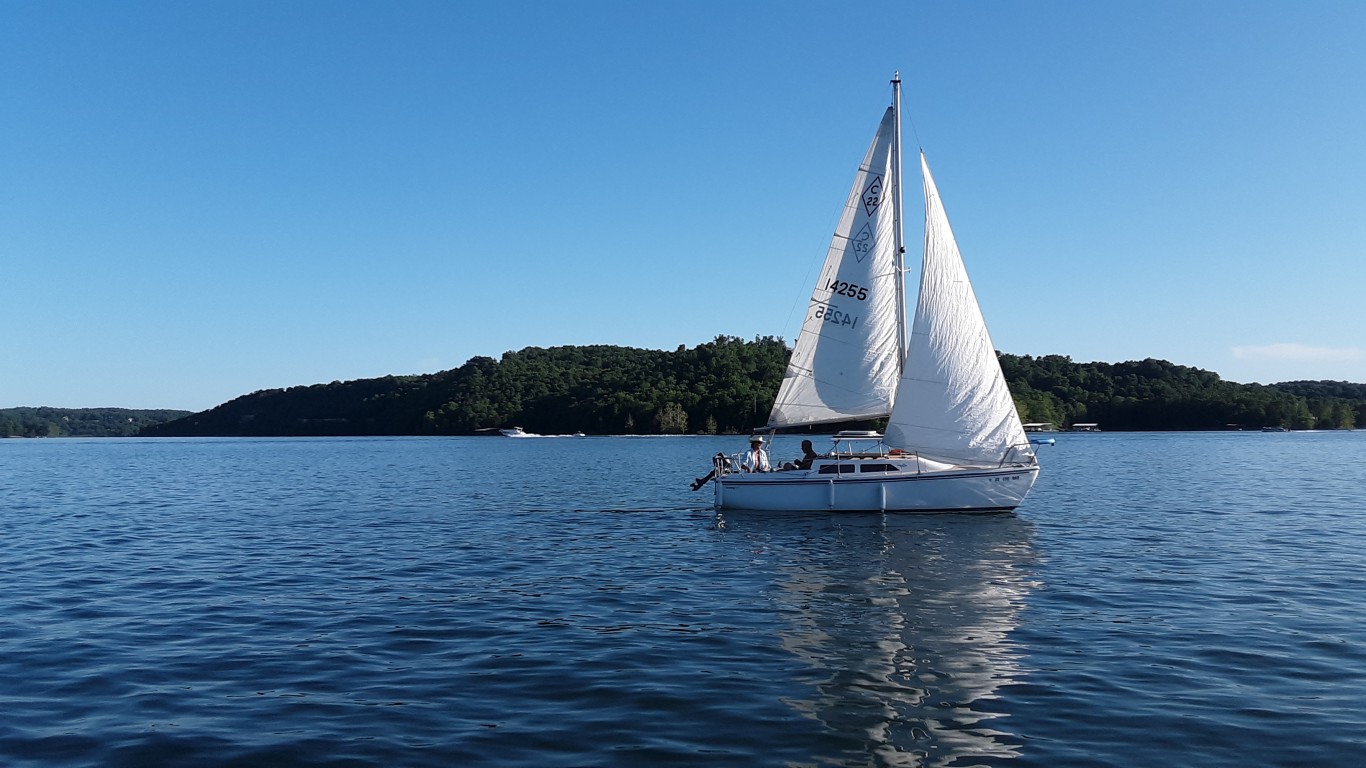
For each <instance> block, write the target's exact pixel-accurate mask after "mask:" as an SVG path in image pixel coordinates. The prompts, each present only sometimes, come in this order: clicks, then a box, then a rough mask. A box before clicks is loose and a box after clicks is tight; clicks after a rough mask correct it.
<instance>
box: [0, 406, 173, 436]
mask: <svg viewBox="0 0 1366 768" xmlns="http://www.w3.org/2000/svg"><path fill="white" fill-rule="evenodd" d="M189 415H190V412H189V411H175V410H133V409H128V408H0V437H130V436H132V435H136V434H138V432H139V430H142V429H144V428H146V427H150V426H152V425H155V424H161V423H164V422H167V421H172V420H174V419H179V418H182V417H185V416H189Z"/></svg>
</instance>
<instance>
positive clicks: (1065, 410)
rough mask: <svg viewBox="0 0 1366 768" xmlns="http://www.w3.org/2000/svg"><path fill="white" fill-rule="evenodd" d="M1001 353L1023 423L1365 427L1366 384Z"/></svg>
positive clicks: (1136, 427)
mask: <svg viewBox="0 0 1366 768" xmlns="http://www.w3.org/2000/svg"><path fill="white" fill-rule="evenodd" d="M1000 359H1001V367H1002V369H1003V370H1004V371H1005V374H1006V379H1007V380H1008V381H1009V382H1010V391H1011V393H1012V394H1013V395H1014V396H1015V404H1016V406H1017V407H1018V408H1019V411H1020V417H1021V419H1023V420H1024V421H1025V422H1031V421H1035V422H1052V423H1053V424H1056V425H1058V426H1059V427H1067V426H1070V425H1072V424H1075V423H1078V422H1095V423H1097V424H1099V425H1100V427H1101V429H1104V430H1106V431H1111V430H1113V431H1125V430H1204V429H1238V428H1242V429H1259V428H1261V427H1286V428H1288V429H1352V428H1354V427H1355V426H1356V425H1358V424H1362V425H1366V384H1349V383H1347V382H1332V381H1296V382H1288V383H1284V384H1271V385H1261V384H1237V383H1234V382H1231V381H1224V380H1222V379H1220V378H1219V375H1218V374H1216V373H1212V372H1210V371H1204V370H1201V369H1199V368H1189V367H1186V366H1183V365H1174V364H1172V363H1169V362H1167V361H1165V360H1154V359H1151V358H1149V359H1147V360H1139V361H1131V362H1125V363H1113V364H1111V363H1074V362H1072V360H1071V359H1070V358H1068V357H1063V356H1060V355H1046V356H1043V357H1030V356H1028V355H1025V356H1022V357H1021V356H1016V355H1005V354H1003V355H1000Z"/></svg>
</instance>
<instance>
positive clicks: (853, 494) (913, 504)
mask: <svg viewBox="0 0 1366 768" xmlns="http://www.w3.org/2000/svg"><path fill="white" fill-rule="evenodd" d="M1038 476H1039V467H1038V465H1037V464H1036V465H1032V466H1007V467H1000V468H993V469H976V468H974V469H952V470H945V471H942V472H915V471H908V472H887V473H878V475H877V476H875V477H869V476H858V475H853V474H848V475H838V474H819V473H817V472H816V471H815V470H811V471H800V470H797V471H786V472H764V473H755V474H727V475H723V476H721V477H719V478H717V479H716V482H715V483H714V484H713V485H714V486H715V488H714V493H715V500H716V507H717V508H718V509H756V510H772V511H782V510H792V511H829V512H865V511H885V512H925V513H928V512H1004V511H1008V510H1012V509H1015V508H1016V507H1018V506H1019V505H1020V502H1021V501H1023V500H1024V497H1025V494H1027V493H1029V489H1030V488H1032V487H1033V486H1034V481H1035V479H1037V478H1038Z"/></svg>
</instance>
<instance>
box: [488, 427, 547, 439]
mask: <svg viewBox="0 0 1366 768" xmlns="http://www.w3.org/2000/svg"><path fill="white" fill-rule="evenodd" d="M498 431H499V432H501V433H503V437H540V435H538V434H536V433H535V432H527V431H526V430H524V429H522V428H521V427H510V428H508V429H500V430H498Z"/></svg>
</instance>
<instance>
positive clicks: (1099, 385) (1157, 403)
mask: <svg viewBox="0 0 1366 768" xmlns="http://www.w3.org/2000/svg"><path fill="white" fill-rule="evenodd" d="M787 354H788V352H787V348H786V346H785V345H784V344H783V342H782V340H781V339H777V338H773V337H765V338H758V339H755V340H753V341H744V340H742V339H737V338H733V337H726V336H721V337H717V338H716V339H715V340H713V341H711V342H708V343H706V344H701V345H698V346H696V347H694V348H692V349H688V348H685V347H679V348H678V349H676V350H674V351H672V352H665V351H660V350H649V349H632V348H628V347H614V346H582V347H551V348H549V349H542V348H539V347H528V348H526V349H523V350H520V351H518V352H508V353H506V354H504V355H503V356H502V358H501V359H499V360H495V359H493V358H491V357H475V358H471V359H470V360H469V361H468V362H466V363H465V364H464V365H462V366H460V367H459V368H456V369H454V370H450V371H443V372H441V373H437V374H431V375H426V376H387V377H384V378H381V379H361V380H357V381H349V382H333V383H331V384H318V385H314V386H311V387H293V388H291V389H284V390H280V389H276V390H267V391H263V392H256V393H254V394H250V395H245V396H243V397H239V398H237V399H235V400H232V401H231V402H228V403H224V404H223V405H220V406H218V407H217V408H214V409H212V410H208V411H205V412H203V413H197V414H194V415H192V416H188V417H186V418H182V419H179V420H176V421H173V422H169V423H165V424H159V425H155V426H149V427H147V428H145V429H143V430H142V434H144V435H158V436H169V435H186V436H188V435H472V434H484V433H491V434H497V433H496V431H495V430H497V429H499V428H502V427H511V426H520V427H523V428H524V429H526V430H527V431H529V432H538V433H541V434H569V433H572V432H580V431H581V432H586V433H589V434H660V433H665V434H668V433H739V432H748V431H749V430H750V429H752V428H754V427H758V426H761V425H762V424H764V423H765V422H766V421H767V419H768V411H769V408H770V406H771V405H772V403H773V397H774V395H775V394H776V393H777V390H778V385H779V383H780V382H781V381H782V375H783V370H784V368H785V366H786V361H787ZM1000 358H1001V365H1002V367H1003V368H1004V369H1005V373H1006V379H1007V380H1008V381H1009V382H1010V388H1011V392H1012V393H1013V394H1014V396H1015V402H1016V405H1017V406H1018V407H1019V409H1020V416H1021V417H1022V418H1023V419H1024V421H1026V422H1029V421H1045V422H1052V423H1054V424H1056V425H1058V426H1059V427H1067V426H1070V425H1071V424H1074V423H1076V422H1098V423H1099V424H1100V426H1101V428H1102V429H1104V430H1107V431H1111V430H1114V431H1122V430H1176V429H1228V428H1231V427H1235V428H1236V427H1241V428H1246V429H1257V428H1260V427H1263V426H1285V427H1290V428H1294V429H1304V428H1309V427H1319V428H1324V429H1327V428H1346V427H1352V426H1355V425H1356V424H1362V423H1366V413H1363V409H1366V385H1360V384H1344V383H1337V382H1291V383H1289V384H1278V385H1274V386H1262V385H1258V384H1236V383H1233V382H1229V381H1223V380H1221V379H1220V378H1219V376H1218V375H1217V374H1214V373H1211V372H1209V371H1203V370H1200V369H1198V368H1187V367H1185V366H1180V365H1174V364H1172V363H1168V362H1166V361H1163V360H1152V359H1149V360H1139V361H1131V362H1125V363H1114V364H1111V363H1074V362H1072V361H1071V359H1070V358H1067V357H1062V356H1059V355H1047V356H1044V357H1038V358H1035V357H1029V356H1023V357H1021V356H1016V355H1001V356H1000ZM861 426H864V427H867V426H874V425H861ZM831 428H833V427H830V426H827V427H824V429H831Z"/></svg>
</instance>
